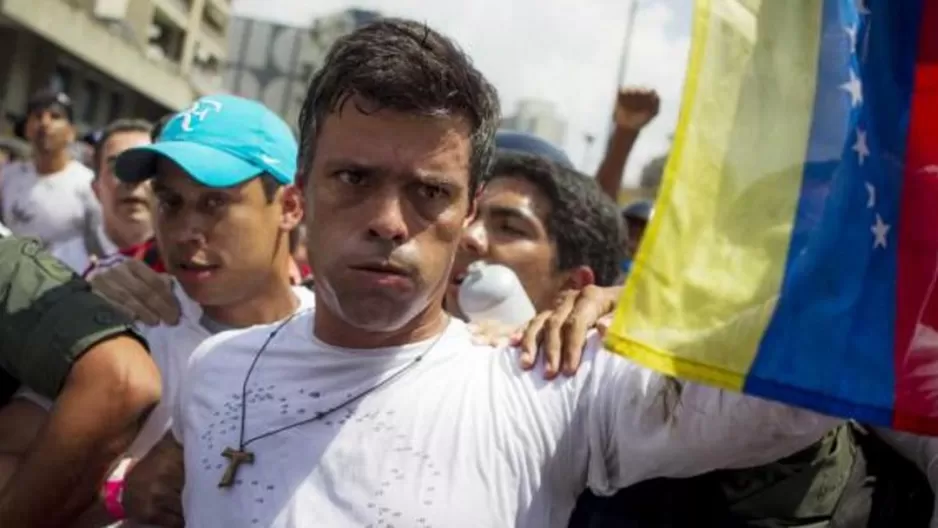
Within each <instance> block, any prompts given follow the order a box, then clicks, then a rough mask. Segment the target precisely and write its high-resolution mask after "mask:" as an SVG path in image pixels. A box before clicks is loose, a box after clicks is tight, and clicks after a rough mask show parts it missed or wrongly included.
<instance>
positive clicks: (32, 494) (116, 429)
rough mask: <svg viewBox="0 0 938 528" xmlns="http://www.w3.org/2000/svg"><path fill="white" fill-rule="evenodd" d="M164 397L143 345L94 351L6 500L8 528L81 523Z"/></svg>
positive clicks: (0, 509) (1, 509)
mask: <svg viewBox="0 0 938 528" xmlns="http://www.w3.org/2000/svg"><path fill="white" fill-rule="evenodd" d="M159 396H160V380H159V373H158V371H157V370H156V367H155V365H153V363H152V361H151V360H150V359H149V357H148V356H147V355H146V352H145V350H144V349H143V348H142V347H141V345H140V344H139V342H137V341H136V340H134V339H132V338H125V337H121V338H117V339H112V340H109V341H106V342H104V343H101V344H99V345H97V346H95V347H94V348H92V349H91V350H89V351H88V352H87V353H86V354H85V356H83V357H82V359H81V360H80V361H79V362H78V363H77V364H76V365H75V368H74V369H73V372H72V373H71V374H70V375H69V378H68V381H67V382H66V386H65V389H64V390H63V391H62V393H61V395H60V397H59V398H58V399H57V401H56V406H55V408H54V410H53V412H52V414H51V415H50V417H49V421H48V423H47V425H46V427H45V428H44V429H43V430H42V431H41V433H40V435H39V438H38V439H37V441H36V443H35V444H34V445H33V446H32V448H31V449H30V450H29V452H28V453H27V454H26V456H25V458H24V459H23V461H22V463H21V464H20V465H19V467H18V468H17V470H16V472H15V474H14V476H13V478H12V481H11V485H8V486H6V487H4V488H3V490H2V493H0V526H11V525H19V526H59V525H62V524H63V523H64V522H66V521H68V520H71V519H74V518H75V516H76V515H77V514H78V513H79V512H80V511H82V510H83V509H84V508H86V507H87V506H88V505H89V504H90V503H91V502H92V500H93V499H94V497H95V496H96V493H97V490H98V488H99V486H100V484H101V482H102V481H103V479H104V476H105V474H106V473H107V471H108V469H109V468H110V467H111V464H112V462H113V461H114V459H116V458H117V457H118V456H119V455H120V454H122V453H123V452H124V450H125V449H126V448H127V446H128V445H129V444H130V442H131V440H132V439H133V437H134V435H135V434H136V431H137V429H138V426H139V423H140V419H141V418H142V417H143V416H144V415H145V413H146V412H148V411H149V409H151V408H152V407H153V405H155V404H156V402H157V401H158V400H159Z"/></svg>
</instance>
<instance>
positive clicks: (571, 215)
mask: <svg viewBox="0 0 938 528" xmlns="http://www.w3.org/2000/svg"><path fill="white" fill-rule="evenodd" d="M499 178H523V179H524V180H526V181H528V182H530V183H531V184H532V185H534V186H535V187H536V188H537V189H538V190H539V191H540V192H542V193H543V194H544V195H545V196H546V197H547V199H548V201H549V202H550V206H551V211H550V215H549V217H548V219H547V226H546V227H547V233H548V235H549V236H550V237H551V239H552V240H553V242H554V244H555V246H556V247H557V269H559V270H567V269H571V268H574V267H576V266H589V267H590V269H592V270H593V274H594V275H595V277H596V285H597V286H611V285H613V284H615V282H616V279H617V278H618V277H619V271H620V267H621V265H622V259H623V258H625V249H624V248H623V247H622V243H621V242H622V236H623V232H624V231H625V228H624V226H623V224H622V218H621V216H620V215H619V208H618V207H617V206H616V204H615V202H613V201H612V199H611V198H609V197H608V196H606V194H605V193H604V192H602V190H601V189H600V188H599V186H598V185H597V184H596V181H595V180H593V179H592V178H589V177H588V176H586V175H584V174H582V173H580V172H577V171H576V170H574V169H571V168H568V167H564V166H561V165H558V164H557V163H554V162H551V161H549V160H547V159H546V158H542V157H538V156H532V155H530V154H522V153H520V152H512V151H499V152H498V153H497V154H496V156H495V165H494V166H493V168H492V171H491V173H490V174H489V175H488V177H486V181H487V182H490V181H493V180H497V179H499Z"/></svg>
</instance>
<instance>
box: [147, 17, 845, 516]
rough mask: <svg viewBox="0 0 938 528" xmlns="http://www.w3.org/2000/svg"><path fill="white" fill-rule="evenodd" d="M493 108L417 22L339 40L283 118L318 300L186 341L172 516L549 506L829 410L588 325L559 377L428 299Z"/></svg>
mask: <svg viewBox="0 0 938 528" xmlns="http://www.w3.org/2000/svg"><path fill="white" fill-rule="evenodd" d="M498 117H499V107H498V101H497V96H496V94H495V90H494V88H492V86H491V85H490V84H489V83H488V82H487V81H486V80H485V79H484V78H483V77H482V75H481V74H480V73H479V72H478V71H477V70H476V69H475V68H473V67H472V66H471V64H470V63H469V62H468V59H467V58H466V57H465V56H464V55H463V54H462V52H461V51H459V50H458V48H456V47H455V45H454V44H453V43H452V42H451V41H449V40H448V39H446V38H445V37H443V36H441V35H439V34H438V33H436V32H434V31H432V30H430V29H428V28H426V27H425V26H423V25H421V24H418V23H415V22H409V21H402V20H396V19H384V20H381V21H379V22H376V23H374V24H372V25H370V26H367V27H365V28H363V29H360V30H358V31H356V32H354V33H352V34H350V35H348V36H346V37H343V38H342V39H340V40H339V41H338V42H337V43H336V45H335V46H334V47H333V49H332V50H331V51H330V53H329V54H328V56H327V59H326V63H325V65H324V66H323V68H321V69H320V70H319V71H318V72H317V73H316V75H315V76H314V78H313V80H312V83H311V86H310V91H309V94H308V97H307V99H306V103H305V105H304V111H303V113H302V117H301V122H300V127H301V130H302V133H301V134H302V136H301V137H302V139H301V144H302V145H303V150H302V152H303V156H302V158H301V174H302V175H303V176H304V177H306V178H308V179H309V181H308V185H306V186H305V188H306V189H307V200H308V209H307V213H308V216H307V228H308V242H309V247H310V249H311V252H310V258H311V261H312V267H313V269H314V270H315V273H316V283H315V288H316V306H315V308H314V309H313V310H312V311H310V312H308V313H300V314H298V315H295V316H293V317H291V318H289V319H288V320H286V321H284V322H281V323H276V324H271V325H267V326H264V327H254V328H251V329H247V330H238V331H233V332H226V333H224V334H220V335H217V336H215V337H213V338H210V339H209V340H207V341H206V342H205V343H203V344H202V345H201V346H200V347H199V348H198V349H197V350H196V351H195V352H194V353H193V356H192V358H191V362H190V367H189V370H188V372H187V377H186V380H185V382H184V384H183V387H182V388H181V390H180V393H179V394H178V400H177V404H176V407H175V410H176V417H175V419H174V423H173V435H172V436H168V437H167V438H166V439H164V440H163V442H162V443H161V444H163V445H172V444H173V442H174V437H175V439H178V440H179V441H180V442H182V444H183V446H184V451H185V490H184V493H183V502H184V510H185V521H186V525H188V526H198V527H200V528H203V527H204V528H211V527H215V526H219V527H222V526H265V527H270V526H273V527H278V528H280V527H312V526H329V527H334V528H342V527H352V526H354V527H361V526H413V527H426V526H452V527H461V526H466V527H479V526H485V527H488V526H498V527H501V526H525V527H529V526H530V527H559V526H563V525H564V524H565V523H566V522H567V520H568V518H569V515H570V512H571V510H572V508H573V505H574V502H575V500H576V497H577V495H578V494H579V493H580V492H581V491H582V490H583V489H584V488H585V487H586V486H587V485H589V486H590V487H592V488H593V489H594V490H596V491H598V492H601V493H610V492H612V491H614V490H616V489H618V488H621V487H625V486H628V485H630V484H632V483H634V482H638V481H640V480H644V479H649V478H653V477H657V476H689V475H694V474H698V473H702V472H705V471H709V470H711V469H714V468H719V467H741V466H749V465H755V464H759V463H763V462H767V461H770V460H774V459H777V458H779V457H780V456H783V455H785V454H787V453H792V452H795V451H797V450H799V449H801V448H802V447H804V446H806V445H808V444H810V443H811V442H813V441H815V440H816V439H817V438H818V437H819V436H820V435H821V434H823V433H824V432H825V431H826V430H828V429H829V428H830V427H832V426H833V425H834V424H835V423H837V422H836V421H835V420H833V419H829V418H824V417H821V416H818V415H816V414H813V413H809V412H806V411H800V410H797V409H793V408H789V407H786V406H782V405H777V404H774V403H770V402H766V401H762V400H758V399H755V398H749V397H746V396H742V395H739V394H732V393H725V392H722V391H719V390H715V389H710V388H705V387H700V386H697V385H693V384H683V385H682V386H681V385H678V384H677V383H676V382H675V381H674V380H670V379H668V378H665V377H663V376H661V375H659V374H656V373H654V372H651V371H649V370H647V369H644V368H641V367H639V366H637V365H634V364H632V363H630V362H629V361H627V360H625V359H622V358H620V357H617V356H613V355H612V354H609V353H607V352H605V351H604V350H602V348H601V344H600V342H599V340H598V339H596V338H595V337H594V338H593V339H592V340H591V341H590V342H589V344H588V345H587V350H586V352H585V356H586V358H585V361H584V364H583V366H582V367H581V368H580V371H579V372H578V373H577V375H576V376H573V377H569V378H565V379H562V380H557V381H545V380H544V379H543V377H542V376H541V375H540V374H539V373H538V374H535V373H526V372H522V371H521V370H520V368H519V367H518V365H517V360H516V358H515V356H514V355H511V354H508V353H506V352H505V351H503V350H502V351H500V350H495V349H491V348H486V347H476V346H474V345H473V344H472V342H471V339H470V336H469V333H468V332H467V330H466V328H465V326H464V325H463V324H462V323H461V322H458V321H453V320H451V319H450V318H449V316H448V315H446V313H445V312H444V311H443V307H442V305H443V297H444V294H445V291H446V286H447V284H448V282H449V273H450V269H451V267H452V263H453V258H454V254H455V252H456V249H457V245H458V244H459V242H460V238H461V235H462V233H463V230H464V229H466V227H467V226H468V225H469V224H470V223H471V221H472V219H473V217H474V215H475V207H476V206H475V201H474V197H475V193H476V190H477V186H478V183H479V180H480V178H481V177H482V174H483V173H484V172H485V171H486V170H488V167H489V162H490V159H491V156H492V139H493V135H494V132H495V128H496V127H497V123H498ZM216 351H217V352H218V353H214V352H216ZM153 453H155V451H154V452H151V454H153ZM157 458H158V457H156V456H148V457H146V458H145V459H144V460H143V461H141V462H140V463H139V464H138V465H137V466H136V467H135V469H134V470H132V473H133V472H135V471H142V470H143V469H144V468H149V467H152V466H153V465H157V464H158V463H159V460H158V459H157Z"/></svg>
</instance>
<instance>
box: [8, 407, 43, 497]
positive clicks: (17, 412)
mask: <svg viewBox="0 0 938 528" xmlns="http://www.w3.org/2000/svg"><path fill="white" fill-rule="evenodd" d="M47 416H48V413H47V412H46V410H45V409H43V408H42V407H39V406H38V405H36V404H34V403H32V402H30V401H26V400H22V399H14V400H13V401H11V402H10V403H9V404H7V405H6V406H4V407H3V408H2V409H0V489H3V486H5V485H6V483H7V481H9V480H10V478H11V477H12V476H13V473H14V472H16V468H17V465H18V464H19V462H20V459H21V458H22V457H23V455H24V454H25V453H26V452H27V451H28V450H29V446H30V445H32V443H33V442H34V441H35V440H36V436H38V434H39V431H40V430H41V429H42V427H43V425H45V423H46V417H47Z"/></svg>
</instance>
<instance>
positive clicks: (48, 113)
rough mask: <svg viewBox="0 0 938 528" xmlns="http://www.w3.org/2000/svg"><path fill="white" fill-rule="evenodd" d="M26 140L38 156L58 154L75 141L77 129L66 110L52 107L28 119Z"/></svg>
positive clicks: (31, 115) (40, 110)
mask: <svg viewBox="0 0 938 528" xmlns="http://www.w3.org/2000/svg"><path fill="white" fill-rule="evenodd" d="M26 139H28V140H29V142H30V143H31V144H32V146H33V149H34V150H35V153H36V154H37V155H40V156H41V155H48V154H58V153H59V152H61V151H63V150H65V149H66V148H68V146H69V144H71V143H72V142H73V141H74V140H75V129H74V128H73V127H72V123H71V122H70V121H69V120H68V115H67V114H66V113H65V110H64V109H63V108H61V107H60V106H57V105H52V106H49V107H47V108H41V109H38V110H35V111H34V112H32V113H31V114H29V116H27V117H26Z"/></svg>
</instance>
